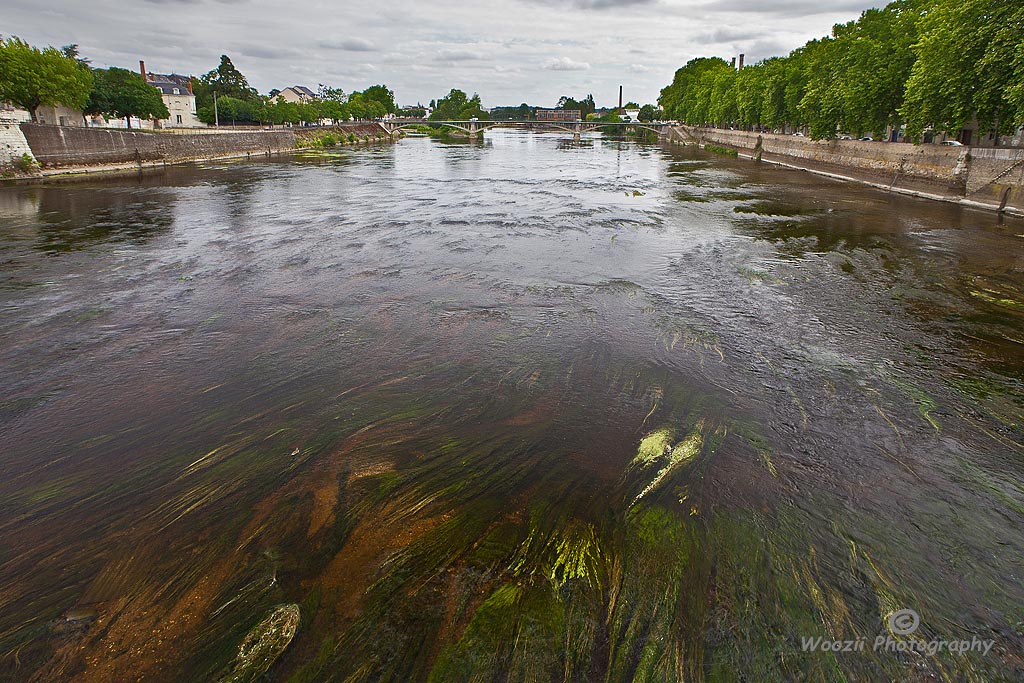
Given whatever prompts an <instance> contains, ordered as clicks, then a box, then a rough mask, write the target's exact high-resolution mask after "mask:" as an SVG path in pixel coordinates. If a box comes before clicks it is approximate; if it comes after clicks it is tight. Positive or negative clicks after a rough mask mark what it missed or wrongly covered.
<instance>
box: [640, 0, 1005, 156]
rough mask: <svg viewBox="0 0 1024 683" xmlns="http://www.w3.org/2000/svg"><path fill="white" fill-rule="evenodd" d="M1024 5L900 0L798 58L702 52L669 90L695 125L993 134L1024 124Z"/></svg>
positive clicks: (670, 102) (816, 133) (817, 134)
mask: <svg viewBox="0 0 1024 683" xmlns="http://www.w3.org/2000/svg"><path fill="white" fill-rule="evenodd" d="M1021 45H1024V5H1021V4H1020V3H1011V2H1005V1H1003V0H895V1H894V2H891V3H889V4H888V5H887V6H885V7H884V8H882V9H869V10H866V11H865V12H863V13H862V14H861V16H860V18H859V19H857V20H856V21H851V22H849V23H846V24H839V25H836V26H835V27H833V30H832V35H831V36H828V37H825V38H822V39H819V40H812V41H810V42H808V43H807V44H805V45H803V46H802V47H800V48H798V49H796V50H794V51H793V52H791V53H790V54H789V55H788V56H786V57H775V58H771V59H767V60H765V61H762V62H759V63H757V64H754V65H752V66H749V67H747V68H744V69H743V70H741V71H736V70H735V69H733V68H732V67H731V66H730V65H729V64H728V63H727V62H725V61H724V60H722V59H719V58H698V59H694V60H691V61H690V62H688V63H687V64H686V65H685V66H683V67H682V68H681V69H679V70H678V71H677V72H676V74H675V77H674V79H673V81H672V83H671V84H670V85H668V86H667V87H665V88H664V89H663V90H662V91H661V96H660V97H659V100H658V101H659V104H660V105H661V106H662V107H663V108H664V110H665V112H666V115H667V116H668V117H670V118H674V119H679V120H681V121H684V122H686V123H689V124H700V125H707V124H714V125H718V126H722V127H725V126H739V127H744V128H755V129H759V128H762V127H765V128H792V129H797V128H807V129H808V130H809V132H810V134H811V137H814V138H819V139H820V138H831V137H835V136H836V135H837V133H839V132H840V131H847V132H850V133H853V134H857V135H861V134H864V133H873V134H875V136H876V137H878V136H880V134H881V133H883V131H885V129H886V128H887V127H888V126H893V127H899V126H900V125H901V124H902V123H904V122H905V123H906V124H907V128H908V132H909V133H910V134H911V135H913V136H917V135H919V134H920V133H921V132H923V131H924V130H925V129H927V128H929V127H934V128H937V129H945V130H950V131H955V130H958V129H959V128H961V127H963V126H965V125H966V124H968V123H970V122H971V121H972V119H975V118H976V119H977V120H978V122H979V124H980V126H981V129H982V131H983V132H985V131H991V132H995V131H1000V132H1004V133H1005V132H1007V131H1008V130H1009V129H1010V128H1011V127H1012V125H1013V124H1020V123H1024V50H1021V49H1020V46H1021Z"/></svg>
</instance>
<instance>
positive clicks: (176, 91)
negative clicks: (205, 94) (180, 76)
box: [173, 88, 181, 95]
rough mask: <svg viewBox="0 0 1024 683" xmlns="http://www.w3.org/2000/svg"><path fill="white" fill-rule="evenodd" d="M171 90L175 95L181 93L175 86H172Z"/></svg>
mask: <svg viewBox="0 0 1024 683" xmlns="http://www.w3.org/2000/svg"><path fill="white" fill-rule="evenodd" d="M173 91H174V94H175V95H180V94H181V91H180V90H178V89H177V88H173Z"/></svg>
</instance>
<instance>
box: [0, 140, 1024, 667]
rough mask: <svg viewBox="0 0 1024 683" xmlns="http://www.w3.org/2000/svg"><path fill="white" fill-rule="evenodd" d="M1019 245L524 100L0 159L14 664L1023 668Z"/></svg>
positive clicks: (3, 459)
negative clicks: (813, 645)
mask: <svg viewBox="0 0 1024 683" xmlns="http://www.w3.org/2000/svg"><path fill="white" fill-rule="evenodd" d="M1022 247H1024V221H1020V220H1017V219H1012V218H1003V219H1000V218H999V217H997V216H996V215H995V214H993V213H985V212H977V211H972V210H965V209H963V208H960V207H955V206H952V205H947V204H942V203H932V202H926V201H923V200H916V199H911V198H906V197H899V196H890V195H887V194H885V193H883V192H880V191H877V190H873V189H869V188H863V187H859V186H855V185H849V184H841V183H837V182H835V181H832V180H828V179H824V178H820V177H816V176H813V175H810V174H806V173H801V172H797V171H790V170H784V169H780V168H776V167H772V166H768V165H763V166H761V165H755V164H754V163H753V162H750V161H746V160H734V159H728V158H724V157H719V156H715V155H711V154H708V153H705V152H703V151H698V150H695V149H693V148H685V149H684V148H673V149H666V148H661V147H657V146H645V145H640V144H636V143H632V142H621V141H614V140H607V139H601V138H597V137H595V138H586V137H585V138H584V139H583V140H582V141H581V142H578V143H573V142H572V141H571V140H570V139H566V138H565V137H564V136H559V135H554V134H533V133H521V132H516V131H501V130H498V131H494V132H493V133H488V135H487V137H486V139H485V140H484V142H483V143H477V144H453V143H449V144H445V143H440V142H437V141H433V140H429V139H426V138H408V139H405V140H402V141H401V142H399V143H398V144H396V145H393V146H381V147H375V148H365V149H351V150H348V149H346V150H344V151H328V152H321V153H307V154H301V153H300V154H296V155H294V156H291V157H279V158H272V159H260V160H252V161H232V162H223V163H207V164H199V165H193V166H180V167H172V168H167V169H166V170H164V171H160V172H153V173H151V174H146V175H144V176H141V177H134V176H132V177H116V178H95V179H89V180H81V181H77V182H67V183H60V184H52V185H37V186H21V187H5V188H2V189H0V261H2V263H3V267H2V271H0V273H2V278H0V310H2V317H0V338H2V347H0V368H2V375H3V386H4V391H3V395H2V397H0V400H2V402H0V463H2V473H3V476H2V478H0V680H4V681H76V682H93V681H96V682H100V681H103V682H106V681H134V680H140V681H141V680H145V681H218V680H223V681H229V680H230V681H246V680H256V679H257V678H258V677H259V676H260V675H261V674H262V673H263V671H266V670H267V668H268V667H269V676H270V679H271V680H274V681H289V682H300V681H351V682H356V681H416V680H431V681H461V680H473V681H549V680H552V681H554V680H558V681H563V680H564V681H652V682H654V681H675V680H679V681H682V680H686V681H700V680H707V681H741V680H742V681H788V680H808V681H876V680H877V681H883V680H884V681H888V680H899V681H934V680H948V681H1010V680H1021V677H1022V676H1024V474H1022V473H1024V446H1022V445H1021V442H1022V440H1024V428H1022V424H1021V420H1022V411H1024V393H1022V384H1021V382H1022V373H1024V346H1022V345H1024V291H1022V290H1024V250H1022ZM282 605H297V606H298V615H299V617H298V619H299V626H298V631H297V634H296V635H295V636H294V639H293V640H291V642H290V643H289V642H288V637H289V636H290V630H289V629H288V628H286V627H280V628H278V627H277V626H275V627H274V628H269V627H267V624H268V622H267V621H266V619H267V617H268V614H272V613H273V614H278V615H280V614H284V612H280V611H279V612H273V610H275V609H278V610H280V606H282ZM904 609H912V610H914V611H915V612H916V613H917V614H918V615H919V617H920V625H919V627H918V628H917V631H916V632H914V633H912V634H907V635H900V634H899V633H898V632H897V635H896V636H893V635H892V632H891V630H890V629H891V628H892V624H891V623H890V621H891V620H890V616H891V615H893V613H894V612H898V611H899V610H904ZM288 614H293V613H292V612H289V613H288ZM275 623H276V622H275ZM894 623H895V622H894ZM292 628H294V624H292ZM261 629H262V630H261ZM247 634H248V635H247ZM818 637H821V638H822V639H824V640H825V641H833V640H853V641H854V642H855V643H856V642H858V641H860V642H863V643H864V645H863V646H862V647H861V648H860V649H857V648H854V650H853V651H850V652H842V651H841V652H821V651H808V650H805V649H804V647H803V643H804V640H805V639H813V638H818ZM886 637H889V638H890V640H889V641H887V642H888V643H889V645H888V646H882V648H881V649H875V648H874V647H873V646H874V644H875V642H876V640H875V639H876V638H886ZM916 639H920V640H921V641H926V642H932V641H943V642H944V641H964V640H966V641H971V640H972V639H975V640H978V641H991V649H990V650H989V651H988V652H987V653H985V652H983V651H978V650H974V651H970V652H966V653H962V654H961V653H950V652H948V651H947V649H938V650H934V651H928V650H927V649H924V651H920V650H919V649H918V650H915V649H914V648H912V647H911V645H912V644H913V643H916V642H918V640H916ZM243 641H244V645H243ZM254 643H256V644H255V645H254ZM900 643H902V644H903V645H902V651H901V646H900V645H899V644H900ZM285 646H287V647H285ZM886 648H888V649H886ZM240 650H241V652H240Z"/></svg>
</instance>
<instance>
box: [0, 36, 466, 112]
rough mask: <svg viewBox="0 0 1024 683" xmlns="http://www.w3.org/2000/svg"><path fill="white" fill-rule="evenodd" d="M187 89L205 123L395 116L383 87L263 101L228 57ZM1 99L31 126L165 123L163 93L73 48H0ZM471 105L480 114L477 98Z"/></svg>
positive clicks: (12, 43) (13, 42) (323, 89)
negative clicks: (50, 120)
mask: <svg viewBox="0 0 1024 683" xmlns="http://www.w3.org/2000/svg"><path fill="white" fill-rule="evenodd" d="M191 84H192V91H193V93H194V94H195V96H196V115H197V116H198V117H199V120H200V121H203V122H204V123H214V121H215V120H219V121H220V122H222V123H226V122H229V121H230V122H231V123H261V124H263V123H276V124H282V123H311V122H315V121H320V120H323V119H330V120H333V121H347V120H350V119H376V118H382V117H384V116H387V115H388V114H394V113H398V107H397V106H396V105H395V94H394V92H392V91H391V90H390V89H389V88H388V87H387V86H384V85H373V86H370V87H369V88H367V89H366V90H363V91H362V92H358V91H357V92H353V93H351V94H348V95H346V94H345V93H344V92H343V91H342V90H340V89H338V88H331V87H328V86H325V85H321V86H320V91H319V93H318V96H319V97H318V99H311V100H310V101H308V102H285V101H283V100H281V99H278V98H275V97H273V96H271V97H264V96H262V95H260V94H259V93H258V92H257V91H256V89H255V88H253V87H252V86H250V85H249V81H248V79H246V77H245V76H244V75H243V74H242V73H241V72H240V71H239V70H238V69H237V68H236V67H235V65H234V64H232V62H231V59H230V58H229V57H227V56H226V55H222V56H221V58H220V64H219V65H218V66H217V68H215V69H212V70H211V71H209V72H208V73H206V74H204V75H202V76H200V77H199V78H193V79H192V81H191ZM452 92H453V93H454V92H457V91H452ZM272 94H273V95H276V94H277V93H276V92H274V93H272ZM463 97H464V96H463ZM0 100H3V101H7V102H11V103H12V104H14V105H16V106H18V107H22V108H24V109H27V110H28V111H29V113H30V114H31V116H32V119H33V120H34V121H35V120H38V115H37V111H38V109H39V107H42V106H58V105H64V106H66V107H70V108H72V109H77V110H80V111H82V112H83V113H84V114H96V115H101V116H105V117H107V118H124V119H126V120H127V121H128V126H129V127H131V119H132V118H133V117H134V118H139V119H165V118H167V117H169V116H170V113H169V112H168V111H167V107H166V105H165V104H164V102H163V98H162V97H161V93H160V91H159V90H158V89H157V88H155V87H153V86H152V85H151V84H149V83H147V82H146V80H145V79H144V78H143V77H142V75H141V74H138V73H136V72H134V71H129V70H127V69H119V68H117V67H111V68H109V69H93V68H92V67H91V66H90V65H89V62H88V60H85V59H82V58H81V57H80V56H79V54H78V47H77V46H76V45H67V46H65V47H64V48H61V49H57V48H54V47H46V48H43V49H39V48H36V47H33V46H31V45H29V44H28V43H26V42H25V41H23V40H21V39H20V38H17V37H11V38H7V39H6V40H3V41H0ZM475 103H476V107H477V108H479V104H480V100H479V97H476V99H475ZM405 113H407V114H410V115H414V116H415V115H419V116H422V115H423V114H424V113H425V112H424V110H423V109H419V110H412V111H409V112H405Z"/></svg>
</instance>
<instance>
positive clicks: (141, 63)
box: [139, 59, 149, 81]
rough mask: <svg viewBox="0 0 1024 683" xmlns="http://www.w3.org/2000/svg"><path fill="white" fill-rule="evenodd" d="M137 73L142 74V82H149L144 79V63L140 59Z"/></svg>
mask: <svg viewBox="0 0 1024 683" xmlns="http://www.w3.org/2000/svg"><path fill="white" fill-rule="evenodd" d="M139 73H140V74H142V80H144V81H148V80H149V79H148V78H146V63H145V62H144V61H142V60H141V59H140V60H139Z"/></svg>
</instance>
